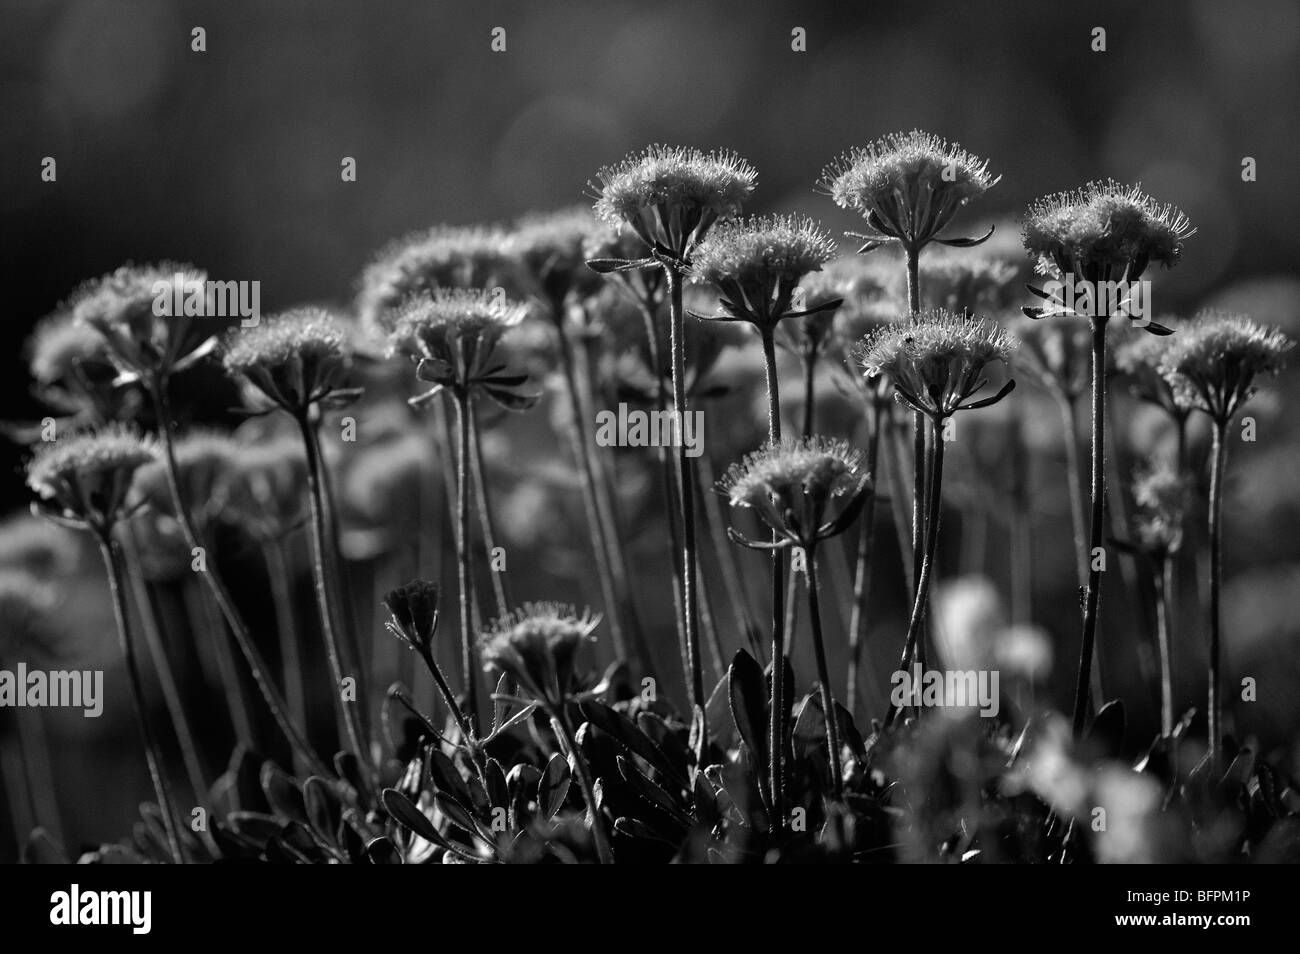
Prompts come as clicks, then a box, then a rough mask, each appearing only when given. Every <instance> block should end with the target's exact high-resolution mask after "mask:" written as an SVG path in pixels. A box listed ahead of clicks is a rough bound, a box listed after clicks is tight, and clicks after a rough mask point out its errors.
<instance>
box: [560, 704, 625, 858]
mask: <svg viewBox="0 0 1300 954" xmlns="http://www.w3.org/2000/svg"><path fill="white" fill-rule="evenodd" d="M551 727H552V728H553V729H555V733H556V735H558V736H560V738H561V739H562V740H563V742H564V747H565V749H567V750H568V755H569V761H570V764H571V765H572V766H573V770H574V772H576V773H577V776H578V786H579V787H580V788H581V789H582V799H583V801H585V802H586V803H587V818H588V819H589V821H590V822H591V837H592V840H593V841H594V842H595V843H596V857H597V858H599V859H600V863H601V864H602V865H612V864H613V863H614V852H613V851H611V850H610V847H609V834H608V832H606V831H605V816H604V815H602V814H601V811H600V808H599V807H598V806H597V805H596V790H595V786H594V785H592V783H591V772H590V771H589V770H588V768H587V762H586V760H585V759H584V758H583V757H582V753H581V752H579V751H578V743H577V742H576V741H575V740H574V738H573V730H572V729H571V728H570V727H569V718H568V716H567V715H566V714H565V713H564V711H563V708H561V709H558V710H556V711H555V712H553V713H552V714H551Z"/></svg>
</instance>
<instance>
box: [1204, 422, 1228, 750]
mask: <svg viewBox="0 0 1300 954" xmlns="http://www.w3.org/2000/svg"><path fill="white" fill-rule="evenodd" d="M1227 463H1228V422H1227V421H1226V420H1224V421H1215V423H1214V430H1213V447H1212V449H1211V470H1210V508H1209V509H1210V512H1209V533H1210V673H1209V700H1208V703H1209V705H1208V708H1207V712H1208V715H1209V732H1210V757H1211V761H1212V764H1213V765H1214V768H1215V769H1216V770H1218V769H1221V768H1222V767H1223V684H1222V679H1223V672H1222V670H1221V668H1220V667H1221V664H1222V658H1221V657H1222V653H1223V606H1222V602H1221V601H1222V591H1223V476H1224V472H1225V470H1226V468H1227Z"/></svg>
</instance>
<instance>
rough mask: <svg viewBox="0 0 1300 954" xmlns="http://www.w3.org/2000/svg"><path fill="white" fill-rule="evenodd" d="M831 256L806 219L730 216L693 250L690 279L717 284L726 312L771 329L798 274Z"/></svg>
mask: <svg viewBox="0 0 1300 954" xmlns="http://www.w3.org/2000/svg"><path fill="white" fill-rule="evenodd" d="M834 257H835V242H834V240H833V239H832V238H831V237H830V234H829V233H828V232H826V231H825V230H824V229H822V228H821V227H820V226H818V225H817V224H816V223H815V222H813V221H812V219H809V218H805V217H803V216H794V215H789V216H770V217H769V216H755V217H753V218H750V219H748V220H745V221H741V220H738V219H733V220H730V221H727V222H723V223H721V224H720V225H718V226H717V227H716V228H715V229H713V231H712V232H710V233H709V236H708V237H707V238H706V239H704V241H703V242H701V243H700V244H699V246H698V247H697V248H696V249H695V253H694V255H693V256H692V265H691V279H692V280H693V281H695V282H698V283H700V284H707V285H713V286H715V287H716V288H717V289H718V291H719V292H720V293H721V296H722V298H721V301H722V307H723V309H724V311H725V313H726V316H727V317H729V318H731V319H733V320H737V321H749V322H752V323H753V324H755V325H758V326H760V327H767V328H775V327H776V324H777V323H778V322H779V321H780V320H781V319H782V318H784V317H786V315H787V314H789V313H790V305H791V301H792V300H793V296H794V292H795V289H796V288H797V287H798V285H799V281H800V279H802V278H803V277H804V276H805V275H807V274H808V273H809V272H815V271H818V270H819V269H820V268H821V267H822V266H823V265H825V264H826V263H827V262H829V261H830V260H831V259H832V258H834Z"/></svg>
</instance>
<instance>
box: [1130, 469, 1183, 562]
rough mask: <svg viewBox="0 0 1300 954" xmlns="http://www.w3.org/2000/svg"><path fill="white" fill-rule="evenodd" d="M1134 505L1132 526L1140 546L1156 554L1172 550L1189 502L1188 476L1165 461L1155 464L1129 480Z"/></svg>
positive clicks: (1177, 542)
mask: <svg viewBox="0 0 1300 954" xmlns="http://www.w3.org/2000/svg"><path fill="white" fill-rule="evenodd" d="M1133 500H1134V502H1135V503H1136V504H1137V508H1138V510H1137V513H1136V514H1135V516H1134V525H1135V527H1136V529H1137V535H1138V542H1139V544H1140V545H1141V547H1142V549H1143V550H1145V551H1146V552H1148V553H1151V554H1155V555H1157V556H1167V555H1169V554H1171V553H1176V552H1177V551H1178V549H1179V548H1180V547H1181V546H1182V542H1183V519H1184V518H1185V517H1186V515H1187V509H1188V507H1189V506H1190V504H1191V486H1190V483H1189V481H1188V478H1187V477H1186V476H1185V475H1183V474H1181V473H1179V472H1178V470H1177V469H1176V468H1174V467H1172V466H1170V465H1169V464H1165V463H1157V464H1154V465H1152V466H1151V467H1149V468H1147V469H1146V470H1143V471H1141V472H1140V473H1139V474H1138V475H1137V477H1136V478H1135V479H1134V481H1133Z"/></svg>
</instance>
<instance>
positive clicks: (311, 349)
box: [222, 308, 349, 414]
mask: <svg viewBox="0 0 1300 954" xmlns="http://www.w3.org/2000/svg"><path fill="white" fill-rule="evenodd" d="M222 363H223V364H224V365H225V368H226V370H227V371H228V372H230V373H231V374H234V375H239V376H241V377H243V378H245V379H247V380H248V382H249V383H250V384H251V385H252V386H253V387H254V388H255V389H256V390H257V391H258V392H260V394H261V395H262V396H264V397H265V398H266V399H268V400H269V401H271V403H272V404H274V405H275V406H276V407H279V408H282V409H283V410H286V411H289V412H290V413H292V414H302V413H305V412H306V410H307V408H309V407H310V406H311V405H313V404H315V403H317V402H320V401H324V400H326V399H329V398H331V397H332V396H334V395H336V394H338V393H339V392H340V390H341V386H342V383H343V378H344V376H345V375H346V374H347V370H348V364H349V351H348V338H347V331H346V329H345V328H344V327H343V325H342V324H341V323H340V322H339V321H338V320H337V319H335V318H334V317H333V316H332V315H330V314H329V313H328V312H326V311H324V310H323V309H320V308H299V309H295V310H293V311H289V312H286V313H284V314H282V315H279V316H277V317H275V318H272V319H269V320H267V321H263V322H261V323H259V324H258V325H256V326H254V327H252V328H236V329H233V330H232V331H231V332H230V333H229V334H228V335H227V336H226V338H225V341H224V353H223V355H222Z"/></svg>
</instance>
